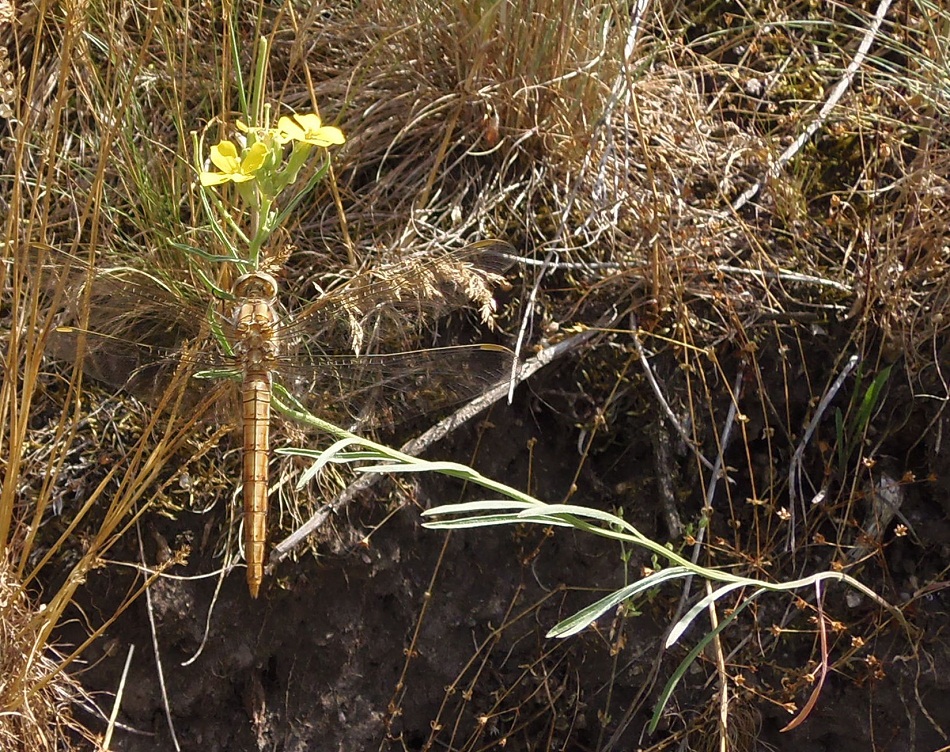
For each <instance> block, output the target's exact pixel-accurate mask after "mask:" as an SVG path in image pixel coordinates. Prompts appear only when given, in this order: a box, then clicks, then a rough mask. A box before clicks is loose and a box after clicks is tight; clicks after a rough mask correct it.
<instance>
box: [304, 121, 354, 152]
mask: <svg viewBox="0 0 950 752" xmlns="http://www.w3.org/2000/svg"><path fill="white" fill-rule="evenodd" d="M307 143H308V144H313V145H314V146H322V147H323V148H324V149H325V148H326V147H328V146H331V145H334V144H336V145H339V144H345V143H346V137H345V136H344V135H343V131H341V130H340V129H339V128H334V127H333V126H332V125H325V126H323V127H322V128H318V129H317V131H316V133H313V134H307Z"/></svg>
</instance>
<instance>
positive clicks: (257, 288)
mask: <svg viewBox="0 0 950 752" xmlns="http://www.w3.org/2000/svg"><path fill="white" fill-rule="evenodd" d="M231 293H232V294H233V295H234V297H235V298H237V299H238V300H246V299H248V298H259V299H261V300H265V301H267V302H268V303H273V302H274V301H275V300H276V299H277V280H276V279H274V277H273V276H271V275H270V274H268V273H267V272H250V273H249V274H244V275H242V276H240V277H238V278H237V279H236V280H235V281H234V285H233V286H232V287H231Z"/></svg>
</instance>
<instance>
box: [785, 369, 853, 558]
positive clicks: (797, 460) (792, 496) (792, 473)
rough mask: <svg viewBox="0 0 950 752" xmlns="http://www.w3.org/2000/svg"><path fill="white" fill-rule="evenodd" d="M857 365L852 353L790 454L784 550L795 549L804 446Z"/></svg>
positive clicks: (803, 512)
mask: <svg viewBox="0 0 950 752" xmlns="http://www.w3.org/2000/svg"><path fill="white" fill-rule="evenodd" d="M857 365H858V356H857V355H852V356H851V357H850V358H848V362H847V363H845V365H844V368H843V369H841V373H839V374H838V376H837V378H835V380H834V383H833V384H832V385H831V388H830V389H828V391H827V392H825V395H824V396H823V397H822V398H821V402H819V403H818V408H817V409H816V410H815V414H814V415H813V416H812V418H811V421H810V422H809V423H808V427H807V428H806V429H805V435H804V436H802V440H801V441H800V442H798V446H797V447H795V453H794V454H793V455H792V461H791V462H790V463H789V468H788V513H789V515H790V516H789V518H788V529H789V536H788V545H787V546H786V549H785V550H786V551H794V550H795V504H796V502H798V500H799V499H802V493H801V488H802V472H803V471H802V460H803V458H804V456H805V447H807V446H808V442H809V441H811V437H812V434H813V433H815V429H816V428H818V424H819V423H820V422H821V419H822V417H823V416H824V414H825V410H827V409H828V405H830V404H831V400H833V399H834V397H835V395H836V394H837V393H838V391H839V390H840V389H841V386H842V385H843V384H844V380H845V379H846V378H848V374H849V373H851V371H853V370H854V368H855V366H857ZM802 500H803V499H802ZM803 501H804V500H803ZM804 514H805V506H804V503H803V504H802V515H804Z"/></svg>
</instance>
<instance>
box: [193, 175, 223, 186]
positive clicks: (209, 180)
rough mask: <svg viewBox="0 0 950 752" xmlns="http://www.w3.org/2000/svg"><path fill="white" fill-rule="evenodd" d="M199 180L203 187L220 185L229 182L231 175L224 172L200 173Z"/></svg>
mask: <svg viewBox="0 0 950 752" xmlns="http://www.w3.org/2000/svg"><path fill="white" fill-rule="evenodd" d="M199 179H200V180H201V184H202V185H204V186H208V185H221V184H222V183H227V182H228V181H229V180H231V175H229V174H228V173H226V172H202V173H201V175H200V176H199Z"/></svg>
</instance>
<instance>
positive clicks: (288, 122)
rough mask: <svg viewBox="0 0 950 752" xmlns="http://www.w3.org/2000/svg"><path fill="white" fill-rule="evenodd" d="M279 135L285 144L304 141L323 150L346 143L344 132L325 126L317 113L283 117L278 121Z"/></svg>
mask: <svg viewBox="0 0 950 752" xmlns="http://www.w3.org/2000/svg"><path fill="white" fill-rule="evenodd" d="M277 134H278V136H277V137H278V138H279V139H281V140H282V141H283V142H284V143H286V142H287V141H303V142H304V143H307V144H312V145H314V146H319V147H321V148H323V149H326V148H327V147H328V146H332V145H333V144H342V143H345V142H346V138H345V137H344V136H343V131H341V130H340V129H339V128H334V127H333V126H332V125H323V122H322V121H321V120H320V116H319V115H317V114H315V113H310V114H309V115H294V116H293V117H282V118H281V119H280V120H278V121H277Z"/></svg>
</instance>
